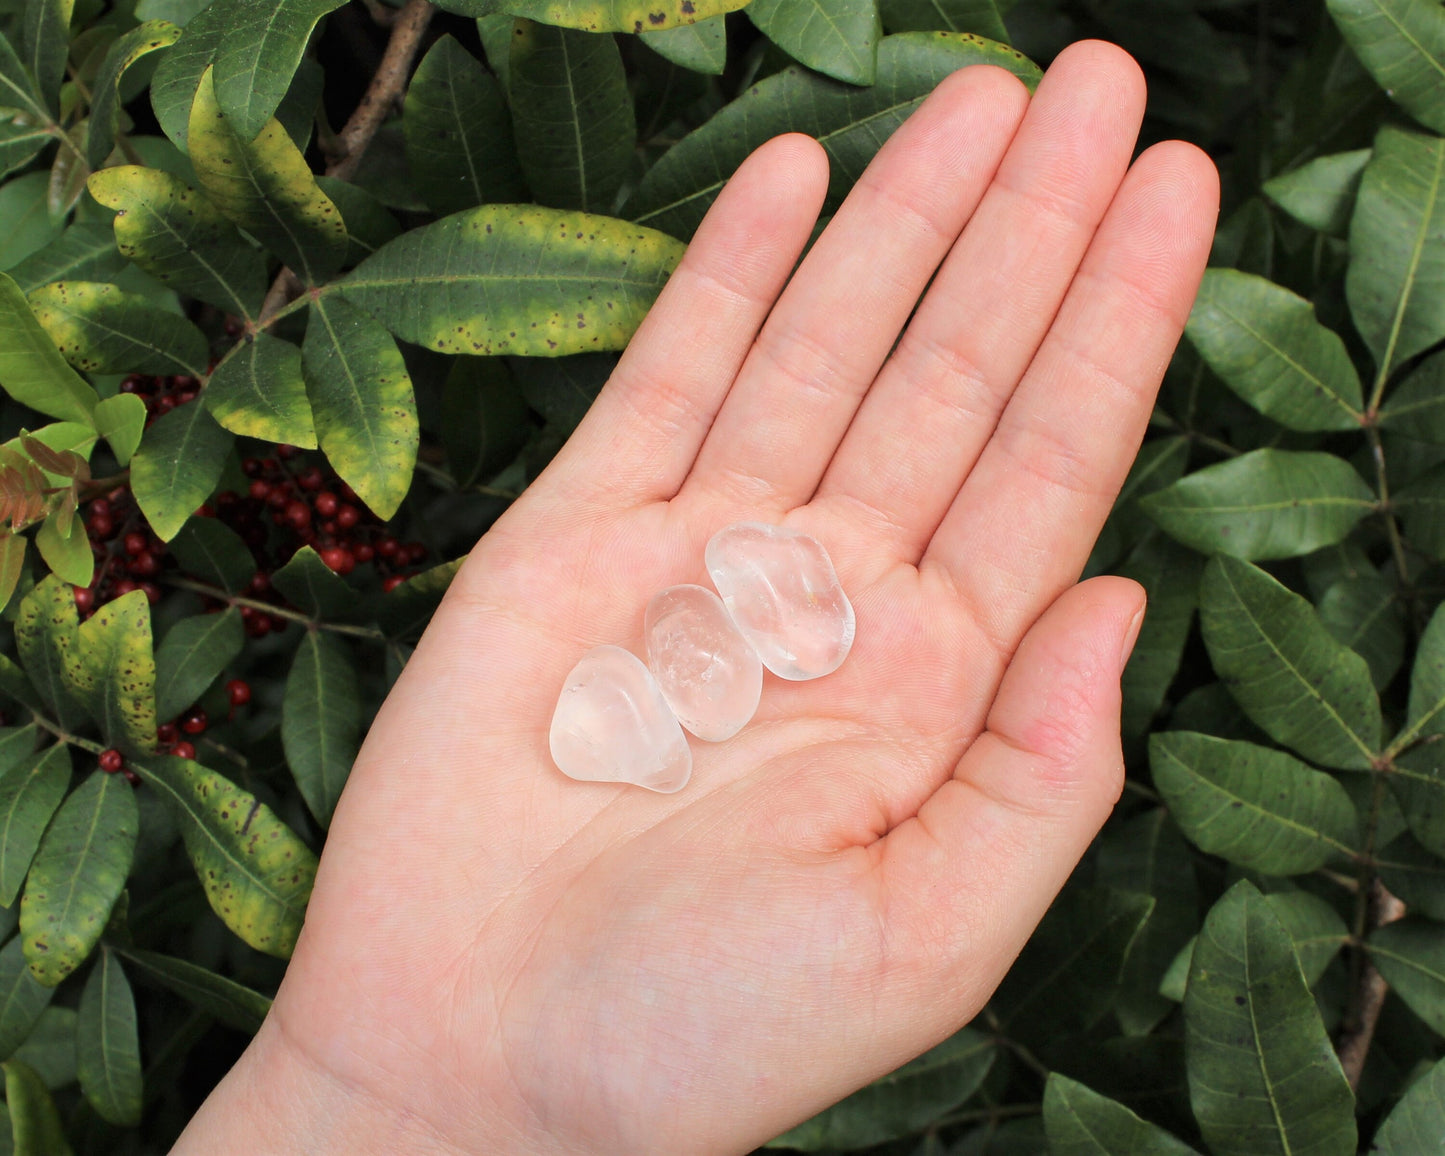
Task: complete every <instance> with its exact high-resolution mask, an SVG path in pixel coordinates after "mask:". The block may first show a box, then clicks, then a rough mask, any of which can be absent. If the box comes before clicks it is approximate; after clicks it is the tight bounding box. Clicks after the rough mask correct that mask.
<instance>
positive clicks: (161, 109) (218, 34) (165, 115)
mask: <svg viewBox="0 0 1445 1156" xmlns="http://www.w3.org/2000/svg"><path fill="white" fill-rule="evenodd" d="M229 9H230V5H228V4H211V5H210V6H208V7H206V8H204V9H202V10H201V11H200V12H198V13H196V16H195V18H194V19H193V20H190V21H188V22H187V23H186V26H185V31H184V32H183V33H182V34H181V38H180V39H179V40H177V41H176V43H175V44H174V45H173V46H172V47H171V49H170V51H169V52H167V53H166V54H165V55H164V56H163V57H161V62H160V64H159V65H158V66H157V67H156V71H155V75H154V76H153V77H152V78H151V86H150V88H151V108H152V109H154V110H155V114H156V121H157V122H158V123H159V124H160V126H161V131H162V132H163V133H165V134H166V136H168V137H169V138H170V139H171V141H172V143H174V144H175V146H176V148H178V149H180V150H181V152H183V153H184V152H187V151H188V142H187V140H186V133H187V127H188V126H189V124H190V119H191V105H192V104H193V103H194V101H195V99H196V89H197V88H198V87H199V86H200V83H201V74H202V73H204V72H205V71H206V69H207V68H209V67H210V65H211V62H212V60H214V59H215V56H216V49H217V48H218V47H219V46H220V44H221V42H222V40H224V39H225V37H226V36H227V34H228V31H227V23H228V21H227V17H228V15H229Z"/></svg>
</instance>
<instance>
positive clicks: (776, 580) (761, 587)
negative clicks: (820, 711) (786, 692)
mask: <svg viewBox="0 0 1445 1156" xmlns="http://www.w3.org/2000/svg"><path fill="white" fill-rule="evenodd" d="M705 560H706V562H707V569H708V573H709V574H711V575H712V580H713V582H714V583H715V584H716V586H717V589H718V593H719V594H721V595H722V600H723V603H724V604H725V605H726V606H727V608H728V613H729V614H731V615H732V618H733V621H734V622H736V623H737V624H738V629H739V630H741V631H742V632H743V637H745V638H746V639H747V640H748V641H749V642H750V643H752V645H753V649H754V650H756V651H757V652H758V657H759V658H761V659H762V660H763V665H764V666H766V667H767V668H768V669H769V670H771V671H772V672H773V673H774V674H776V675H777V676H778V677H779V678H790V679H793V680H795V681H801V680H803V679H808V678H821V677H822V676H823V675H825V674H831V673H832V672H833V671H835V670H837V669H838V667H839V666H840V665H841V664H842V662H843V660H844V659H845V658H847V657H848V651H849V650H850V649H851V648H852V646H853V629H854V620H853V606H852V604H851V603H850V602H849V601H848V597H847V595H846V594H844V593H843V587H842V584H841V583H840V582H839V581H838V574H837V572H836V571H835V570H834V569H833V563H832V561H831V560H830V559H829V557H828V552H827V551H826V550H824V549H823V544H822V543H821V542H819V541H818V540H817V539H816V538H812V537H809V536H808V535H807V534H803V533H799V532H798V531H797V530H788V529H784V528H783V527H782V526H768V525H764V524H763V523H761V522H734V523H733V524H732V525H731V526H725V527H723V529H721V530H719V531H718V532H717V533H716V534H714V535H713V536H712V538H711V540H709V542H708V544H707V552H706V554H705Z"/></svg>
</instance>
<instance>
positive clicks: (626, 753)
mask: <svg viewBox="0 0 1445 1156" xmlns="http://www.w3.org/2000/svg"><path fill="white" fill-rule="evenodd" d="M547 741H548V746H549V747H550V748H551V751H552V760H553V762H555V763H556V764H557V768H558V770H560V771H561V772H562V773H563V774H564V775H568V776H570V777H571V778H574V779H581V780H583V781H584V782H599V783H634V784H636V785H637V786H639V787H646V788H647V789H648V790H650V791H661V792H663V793H664V794H670V793H671V792H673V791H680V790H681V789H682V788H683V787H684V786H686V785H687V780H688V778H689V777H690V776H691V775H692V751H691V750H690V749H689V748H688V745H687V736H685V735H684V734H683V733H682V727H681V726H680V725H679V723H678V721H677V717H676V716H675V715H674V714H673V713H672V710H671V708H670V707H668V705H667V700H666V699H664V698H663V697H662V690H661V689H660V688H659V687H658V685H657V680H656V679H655V678H653V677H652V672H651V671H649V670H648V669H647V667H646V666H644V665H643V664H642V661H641V660H640V659H639V658H638V657H637V656H636V655H634V654H632V653H631V652H630V651H626V650H623V649H622V648H621V647H620V646H595V647H593V648H592V649H591V650H589V651H588V652H587V653H586V654H584V655H583V656H582V661H580V662H579V663H578V664H577V665H576V666H574V667H573V668H572V673H570V674H569V675H568V676H567V681H566V682H565V683H563V685H562V693H561V695H560V696H559V697H558V699H557V709H556V711H555V712H554V713H553V715H552V729H551V731H550V733H549V734H548V737H547Z"/></svg>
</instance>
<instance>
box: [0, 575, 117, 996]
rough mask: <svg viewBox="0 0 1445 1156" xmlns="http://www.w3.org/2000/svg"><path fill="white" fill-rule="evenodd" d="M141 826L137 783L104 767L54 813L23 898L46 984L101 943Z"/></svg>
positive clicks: (26, 926)
mask: <svg viewBox="0 0 1445 1156" xmlns="http://www.w3.org/2000/svg"><path fill="white" fill-rule="evenodd" d="M142 597H144V596H142ZM139 828H140V813H139V812H138V811H137V810H136V804H135V793H134V791H132V789H131V786H130V784H129V783H127V782H126V781H125V779H124V778H122V777H121V776H120V775H107V774H105V773H104V772H102V771H96V772H94V773H93V774H92V775H91V776H90V778H88V779H86V780H85V782H83V783H81V785H80V786H79V787H77V788H76V789H75V790H74V791H72V792H71V793H70V798H68V799H66V800H65V802H64V803H62V804H61V806H60V810H59V811H57V812H56V813H55V818H54V819H52V820H51V821H50V826H49V827H48V828H46V831H45V837H44V838H43V839H41V840H40V849H39V850H37V851H36V852H35V861H34V862H33V863H32V864H31V865H30V874H29V875H28V876H27V877H26V880H25V894H24V895H22V896H21V897H20V938H21V941H22V943H23V944H24V947H25V959H26V961H27V962H28V963H29V965H30V974H31V975H33V976H34V977H35V978H36V979H38V980H39V981H40V982H41V983H43V984H46V985H47V986H49V987H54V986H55V985H56V984H58V983H59V982H60V981H61V980H63V979H64V978H65V977H66V976H68V975H69V974H70V973H71V972H73V971H74V970H75V969H76V968H77V967H79V966H80V965H81V964H82V963H83V962H85V959H86V957H87V956H88V955H90V953H91V951H92V950H93V949H94V947H95V945H96V944H97V943H98V942H100V935H101V932H102V931H104V930H105V924H106V920H108V919H109V918H110V909H111V908H112V907H113V906H114V905H115V901H116V899H117V898H119V896H120V893H121V890H122V889H123V888H124V887H125V880H126V876H127V875H128V874H130V865H131V858H132V856H133V855H134V854H135V840H136V834H137V832H138V830H139Z"/></svg>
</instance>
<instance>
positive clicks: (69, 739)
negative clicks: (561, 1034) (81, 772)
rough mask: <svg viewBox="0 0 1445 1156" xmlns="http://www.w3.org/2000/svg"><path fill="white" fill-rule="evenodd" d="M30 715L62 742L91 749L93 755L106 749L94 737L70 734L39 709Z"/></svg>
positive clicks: (38, 724) (82, 748) (87, 749)
mask: <svg viewBox="0 0 1445 1156" xmlns="http://www.w3.org/2000/svg"><path fill="white" fill-rule="evenodd" d="M30 716H31V717H32V718H33V719H34V720H35V724H36V726H38V727H40V729H41V730H45V731H49V732H50V733H51V734H53V735H54V736H55V737H56V738H58V739H59V740H60V741H61V742H63V743H66V744H68V745H69V746H72V747H79V748H80V749H81V750H83V751H89V752H90V753H91V754H93V755H98V754H100V752H101V751H103V750H105V748H104V747H103V746H101V745H100V744H99V743H98V742H95V741H93V740H92V739H83V738H80V737H78V736H76V735H73V734H70V733H69V732H68V731H66V730H64V729H63V728H62V727H61V726H60V724H59V723H53V722H51V721H50V720H49V719H48V718H46V717H45V716H44V715H43V714H41V713H40V712H39V711H37V710H32V711H31V712H30Z"/></svg>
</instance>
